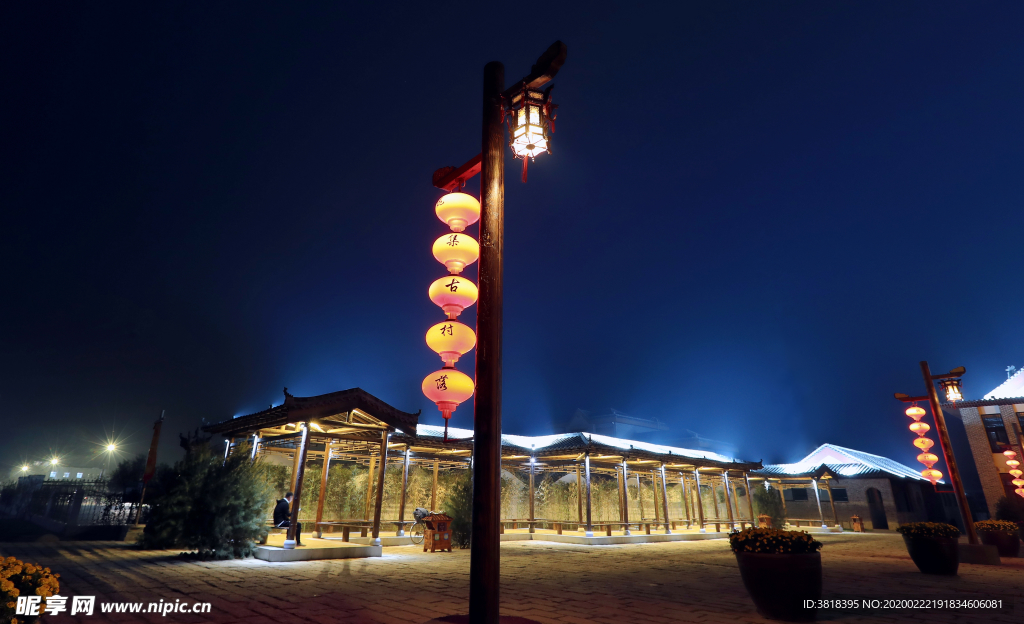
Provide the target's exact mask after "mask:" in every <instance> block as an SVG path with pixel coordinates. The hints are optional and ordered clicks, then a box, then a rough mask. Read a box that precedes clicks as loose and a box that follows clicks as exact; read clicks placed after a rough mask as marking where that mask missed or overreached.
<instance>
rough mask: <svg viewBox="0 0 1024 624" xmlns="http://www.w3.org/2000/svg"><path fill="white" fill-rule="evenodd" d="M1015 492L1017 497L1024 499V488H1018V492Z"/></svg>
mask: <svg viewBox="0 0 1024 624" xmlns="http://www.w3.org/2000/svg"><path fill="white" fill-rule="evenodd" d="M1014 492H1016V493H1017V496H1020V497H1021V498H1024V488H1017V489H1016V490H1014Z"/></svg>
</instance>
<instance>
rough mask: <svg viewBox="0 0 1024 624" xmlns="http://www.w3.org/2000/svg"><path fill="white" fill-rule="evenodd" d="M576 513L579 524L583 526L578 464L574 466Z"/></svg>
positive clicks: (581, 484)
mask: <svg viewBox="0 0 1024 624" xmlns="http://www.w3.org/2000/svg"><path fill="white" fill-rule="evenodd" d="M576 511H577V512H578V513H577V515H578V517H579V521H580V524H583V475H581V474H580V466H579V464H576Z"/></svg>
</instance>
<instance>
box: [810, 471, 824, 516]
mask: <svg viewBox="0 0 1024 624" xmlns="http://www.w3.org/2000/svg"><path fill="white" fill-rule="evenodd" d="M811 486H812V487H814V500H815V501H816V502H817V503H818V518H820V519H821V527H822V528H828V525H827V524H825V512H823V511H822V510H821V494H819V493H818V480H817V479H815V478H814V477H811Z"/></svg>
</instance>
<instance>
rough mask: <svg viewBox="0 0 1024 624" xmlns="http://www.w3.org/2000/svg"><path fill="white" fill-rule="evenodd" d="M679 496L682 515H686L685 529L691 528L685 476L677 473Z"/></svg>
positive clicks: (691, 522)
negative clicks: (681, 504)
mask: <svg viewBox="0 0 1024 624" xmlns="http://www.w3.org/2000/svg"><path fill="white" fill-rule="evenodd" d="M679 494H680V496H681V497H682V503H683V513H684V514H686V528H687V529H689V528H692V527H693V521H692V520H691V519H690V505H691V503H690V496H689V494H688V493H687V491H686V476H685V475H683V473H681V472H680V473H679Z"/></svg>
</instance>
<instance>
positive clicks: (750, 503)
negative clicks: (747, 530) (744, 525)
mask: <svg viewBox="0 0 1024 624" xmlns="http://www.w3.org/2000/svg"><path fill="white" fill-rule="evenodd" d="M743 482H744V483H746V484H747V509H748V510H749V511H750V522H751V525H750V526H752V527H753V528H755V529H756V528H757V527H758V526H759V525H758V522H757V518H755V517H754V492H753V490H751V489H750V475H748V474H747V473H745V472H744V473H743Z"/></svg>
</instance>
